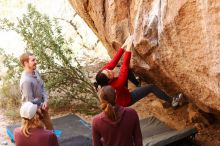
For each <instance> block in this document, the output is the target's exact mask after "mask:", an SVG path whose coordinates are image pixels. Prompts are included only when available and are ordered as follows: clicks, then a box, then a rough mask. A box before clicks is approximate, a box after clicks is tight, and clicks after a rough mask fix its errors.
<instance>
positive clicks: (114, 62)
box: [102, 48, 124, 70]
mask: <svg viewBox="0 0 220 146" xmlns="http://www.w3.org/2000/svg"><path fill="white" fill-rule="evenodd" d="M123 53H124V49H123V48H120V49H119V50H118V52H117V53H116V54H115V55H114V57H113V58H112V60H111V61H110V62H109V63H107V64H106V65H105V66H104V67H103V68H102V70H104V69H109V70H113V69H114V68H115V66H116V65H117V64H118V61H119V60H120V58H121V56H122V55H123Z"/></svg>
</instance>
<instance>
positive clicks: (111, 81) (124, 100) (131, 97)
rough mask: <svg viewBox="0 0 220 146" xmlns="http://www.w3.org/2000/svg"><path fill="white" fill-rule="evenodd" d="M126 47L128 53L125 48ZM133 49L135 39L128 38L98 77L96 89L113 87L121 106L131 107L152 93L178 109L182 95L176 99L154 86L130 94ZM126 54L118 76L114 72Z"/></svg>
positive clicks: (150, 85)
mask: <svg viewBox="0 0 220 146" xmlns="http://www.w3.org/2000/svg"><path fill="white" fill-rule="evenodd" d="M125 47H126V51H125V50H124V48H125ZM132 47H133V38H132V36H130V37H128V38H127V40H126V41H125V43H124V44H123V45H122V47H121V48H120V49H119V50H118V52H117V53H116V55H115V56H114V57H113V59H112V60H111V61H110V62H109V63H108V64H106V65H105V66H104V67H103V68H102V69H101V70H100V71H99V72H98V73H97V75H96V83H95V85H96V88H98V86H99V85H100V86H101V87H103V86H106V85H111V86H112V87H113V88H114V89H115V90H116V95H117V98H116V103H117V104H119V105H121V106H125V107H127V106H130V105H132V104H134V103H135V102H137V101H138V100H140V99H142V98H143V97H145V96H147V95H148V94H150V93H153V94H154V95H156V96H157V97H159V98H160V99H162V100H164V101H166V102H167V103H169V104H171V105H172V106H173V107H177V106H178V105H179V103H180V101H181V99H182V93H180V94H178V95H177V96H175V97H170V96H168V95H167V94H166V93H164V92H163V91H162V90H160V88H158V87H157V86H156V85H154V84H148V85H145V86H142V87H137V88H136V89H135V90H134V91H132V92H130V91H129V90H128V88H127V86H126V82H127V80H128V73H129V63H130V58H131V51H130V50H131V48H132ZM124 52H125V55H124V59H123V62H122V66H121V69H120V73H119V75H118V76H117V75H116V74H115V73H114V72H113V71H112V70H113V69H114V68H115V66H116V65H117V63H118V61H119V60H120V58H121V56H122V55H123V53H124Z"/></svg>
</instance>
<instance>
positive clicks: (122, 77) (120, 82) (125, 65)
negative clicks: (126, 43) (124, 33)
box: [111, 51, 131, 88]
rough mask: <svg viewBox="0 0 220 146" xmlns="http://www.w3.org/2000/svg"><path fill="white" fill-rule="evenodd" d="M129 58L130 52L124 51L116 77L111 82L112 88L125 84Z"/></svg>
mask: <svg viewBox="0 0 220 146" xmlns="http://www.w3.org/2000/svg"><path fill="white" fill-rule="evenodd" d="M130 59H131V52H128V51H126V53H125V56H124V59H123V62H122V66H121V69H120V73H119V75H118V78H117V79H116V80H114V81H113V82H112V83H111V85H112V86H113V87H114V88H120V87H122V86H124V85H125V83H126V81H127V78H128V68H129V64H130Z"/></svg>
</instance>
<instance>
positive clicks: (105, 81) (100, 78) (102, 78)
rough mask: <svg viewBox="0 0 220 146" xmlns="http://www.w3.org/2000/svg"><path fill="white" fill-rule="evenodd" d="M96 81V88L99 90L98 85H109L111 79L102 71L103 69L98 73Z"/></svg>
mask: <svg viewBox="0 0 220 146" xmlns="http://www.w3.org/2000/svg"><path fill="white" fill-rule="evenodd" d="M95 79H96V82H95V83H94V86H95V88H96V91H98V86H99V85H100V86H101V87H103V86H106V85H109V81H110V79H109V78H108V77H107V76H106V75H105V74H104V73H102V70H100V71H99V72H98V73H97V74H96V77H95Z"/></svg>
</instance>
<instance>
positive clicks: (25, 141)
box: [14, 102, 59, 146]
mask: <svg viewBox="0 0 220 146" xmlns="http://www.w3.org/2000/svg"><path fill="white" fill-rule="evenodd" d="M20 115H21V117H22V124H21V127H19V128H15V130H14V137H15V144H16V146H59V143H58V140H57V137H56V135H55V134H54V133H53V132H52V131H50V130H45V129H44V124H43V122H42V120H41V119H42V115H41V114H40V113H38V107H37V105H36V104H33V103H32V102H25V103H24V104H23V105H22V106H21V108H20Z"/></svg>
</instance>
